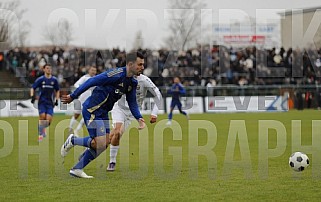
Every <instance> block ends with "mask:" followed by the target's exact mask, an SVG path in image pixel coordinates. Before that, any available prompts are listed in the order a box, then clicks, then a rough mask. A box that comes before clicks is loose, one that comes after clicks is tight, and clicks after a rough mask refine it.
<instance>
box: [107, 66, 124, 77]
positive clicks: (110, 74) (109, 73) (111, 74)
mask: <svg viewBox="0 0 321 202" xmlns="http://www.w3.org/2000/svg"><path fill="white" fill-rule="evenodd" d="M122 72H123V69H121V68H120V69H115V70H113V71H111V72H108V73H107V76H108V77H112V76H115V75H116V74H120V73H122Z"/></svg>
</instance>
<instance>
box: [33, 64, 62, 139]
mask: <svg viewBox="0 0 321 202" xmlns="http://www.w3.org/2000/svg"><path fill="white" fill-rule="evenodd" d="M43 71H44V75H43V76H40V77H39V78H38V79H37V80H36V81H35V83H34V84H33V85H32V88H31V89H30V96H31V103H32V104H33V103H34V102H35V99H36V93H35V91H36V89H37V88H38V89H39V100H38V111H39V124H38V131H39V136H38V141H39V142H41V141H42V140H43V138H44V137H46V128H47V127H48V126H49V125H50V123H51V121H52V116H53V108H54V106H57V105H58V99H59V96H60V93H59V84H58V80H57V78H56V77H54V76H52V74H51V71H52V70H51V66H50V65H49V64H46V65H45V66H44V68H43Z"/></svg>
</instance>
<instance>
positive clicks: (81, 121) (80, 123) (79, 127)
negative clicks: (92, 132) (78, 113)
mask: <svg viewBox="0 0 321 202" xmlns="http://www.w3.org/2000/svg"><path fill="white" fill-rule="evenodd" d="M84 123H85V121H84V118H82V119H81V120H80V122H79V124H78V126H77V128H76V130H77V131H79V130H80V129H82V126H83V125H84Z"/></svg>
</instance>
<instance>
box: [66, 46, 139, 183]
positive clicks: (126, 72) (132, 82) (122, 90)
mask: <svg viewBox="0 0 321 202" xmlns="http://www.w3.org/2000/svg"><path fill="white" fill-rule="evenodd" d="M143 70H144V56H143V55H142V54H141V53H139V52H138V53H129V54H127V56H126V67H122V68H116V69H112V70H109V71H106V72H103V73H101V74H99V75H97V76H95V77H92V78H90V79H88V80H87V81H86V82H85V83H84V84H82V85H81V86H79V88H77V89H76V90H75V91H74V92H73V93H72V94H70V95H66V96H63V97H62V102H63V103H70V102H72V100H74V99H76V98H78V97H79V96H80V95H81V94H82V93H83V92H85V91H86V90H88V89H89V88H90V87H92V86H96V88H95V89H94V90H93V92H92V94H91V96H90V97H89V98H88V99H87V100H86V101H85V102H84V104H83V109H82V115H83V118H84V120H85V124H86V127H87V130H88V133H89V136H87V137H84V138H80V137H76V136H75V135H74V134H70V135H69V137H68V138H67V140H66V141H65V143H64V144H63V145H62V147H61V155H62V156H63V157H65V156H66V155H67V153H68V152H69V150H70V149H71V148H72V147H73V146H74V145H79V146H84V147H87V148H89V149H86V150H85V152H84V153H83V155H81V157H80V159H79V162H78V163H77V164H76V165H75V166H74V167H73V168H72V169H71V170H70V171H69V173H70V175H72V176H74V177H80V178H93V177H92V176H88V175H87V174H86V173H85V172H84V171H83V169H84V168H85V167H86V166H87V165H88V164H89V163H90V162H91V161H92V160H94V159H95V158H97V157H98V156H99V155H100V154H101V153H102V152H103V151H105V150H106V148H107V146H108V144H109V143H110V139H109V133H110V128H109V118H108V112H109V111H111V110H112V108H113V106H114V104H115V102H117V101H118V100H119V99H120V98H121V97H122V95H124V94H125V95H126V100H127V103H128V106H129V109H130V111H131V113H132V114H133V116H134V117H135V118H136V120H137V121H138V123H139V127H138V129H143V128H144V127H145V121H144V119H143V117H142V115H141V114H140V112H139V108H138V104H137V101H136V88H137V83H138V82H137V80H136V79H135V78H134V76H138V75H140V74H141V73H142V71H143Z"/></svg>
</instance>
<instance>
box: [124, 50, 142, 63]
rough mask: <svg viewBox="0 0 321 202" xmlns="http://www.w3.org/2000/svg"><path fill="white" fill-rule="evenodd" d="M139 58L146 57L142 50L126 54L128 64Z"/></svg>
mask: <svg viewBox="0 0 321 202" xmlns="http://www.w3.org/2000/svg"><path fill="white" fill-rule="evenodd" d="M137 58H140V59H144V55H143V54H142V53H141V52H130V53H128V54H126V64H128V63H129V62H136V59H137Z"/></svg>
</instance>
